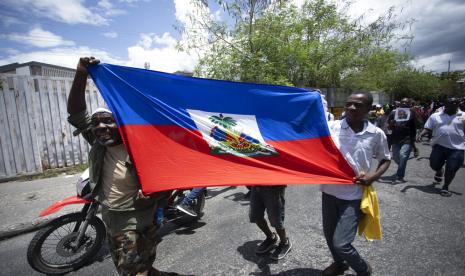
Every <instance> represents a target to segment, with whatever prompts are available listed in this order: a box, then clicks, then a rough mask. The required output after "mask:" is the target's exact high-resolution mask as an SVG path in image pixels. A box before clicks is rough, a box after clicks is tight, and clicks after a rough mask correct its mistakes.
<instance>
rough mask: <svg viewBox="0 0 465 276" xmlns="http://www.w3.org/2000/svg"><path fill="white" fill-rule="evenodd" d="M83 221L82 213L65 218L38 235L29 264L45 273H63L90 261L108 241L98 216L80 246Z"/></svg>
mask: <svg viewBox="0 0 465 276" xmlns="http://www.w3.org/2000/svg"><path fill="white" fill-rule="evenodd" d="M84 220H85V215H84V214H82V213H72V214H68V215H64V216H62V217H59V218H56V219H54V220H53V221H51V222H50V223H49V224H48V226H46V227H45V228H43V229H41V230H40V231H39V232H37V233H36V234H35V236H34V238H33V239H32V241H31V243H30V244H29V247H28V250H27V260H28V262H29V265H30V266H31V267H32V268H34V269H35V270H37V271H39V272H42V273H45V274H63V273H67V272H70V271H74V270H77V269H79V268H81V267H82V266H84V265H85V264H87V263H88V262H89V261H91V260H92V259H93V258H94V257H95V255H96V254H97V253H98V251H99V250H100V248H101V247H102V245H103V243H104V241H105V235H106V230H105V224H104V223H103V222H102V221H101V220H100V219H99V218H98V217H95V216H94V217H92V219H90V221H89V225H88V226H87V229H86V232H85V234H84V236H83V238H82V241H81V243H80V244H79V245H77V244H76V238H77V236H78V230H79V226H80V225H81V223H83V222H84Z"/></svg>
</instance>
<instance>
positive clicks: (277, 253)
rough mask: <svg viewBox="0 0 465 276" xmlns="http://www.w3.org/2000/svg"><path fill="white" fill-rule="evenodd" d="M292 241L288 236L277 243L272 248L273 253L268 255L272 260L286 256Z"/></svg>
mask: <svg viewBox="0 0 465 276" xmlns="http://www.w3.org/2000/svg"><path fill="white" fill-rule="evenodd" d="M291 247H292V243H291V241H290V240H289V238H287V239H286V242H285V243H282V242H281V243H279V244H278V246H277V247H276V248H275V249H274V251H273V253H271V255H270V259H272V260H276V261H277V260H281V259H282V258H284V257H286V255H287V253H289V251H291Z"/></svg>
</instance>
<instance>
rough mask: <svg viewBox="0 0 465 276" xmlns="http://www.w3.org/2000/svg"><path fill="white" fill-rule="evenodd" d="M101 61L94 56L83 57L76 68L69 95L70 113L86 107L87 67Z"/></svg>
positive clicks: (75, 112)
mask: <svg viewBox="0 0 465 276" xmlns="http://www.w3.org/2000/svg"><path fill="white" fill-rule="evenodd" d="M99 62H100V61H99V60H98V59H95V58H94V57H82V58H80V59H79V63H78V65H77V68H76V75H74V81H73V85H72V86H71V91H70V92H69V96H68V113H69V114H70V115H73V114H77V113H79V112H82V111H84V110H85V109H86V97H85V91H86V84H87V77H88V75H89V74H88V72H87V67H88V66H89V65H94V64H98V63H99Z"/></svg>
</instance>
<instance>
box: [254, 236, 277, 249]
mask: <svg viewBox="0 0 465 276" xmlns="http://www.w3.org/2000/svg"><path fill="white" fill-rule="evenodd" d="M278 242H279V237H278V235H276V233H273V236H272V237H271V238H266V239H265V240H264V241H262V242H261V243H260V244H259V245H258V247H257V249H255V253H257V254H263V253H266V252H268V251H270V250H271V249H273V248H275V247H276V244H277V243H278Z"/></svg>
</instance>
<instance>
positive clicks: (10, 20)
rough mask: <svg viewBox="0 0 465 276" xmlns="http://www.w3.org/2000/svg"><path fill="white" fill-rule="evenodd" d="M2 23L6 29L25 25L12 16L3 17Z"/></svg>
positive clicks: (0, 20)
mask: <svg viewBox="0 0 465 276" xmlns="http://www.w3.org/2000/svg"><path fill="white" fill-rule="evenodd" d="M0 22H2V25H3V26H5V27H9V26H11V25H20V24H23V22H21V21H19V19H17V18H15V17H12V16H7V15H2V16H1V17H0Z"/></svg>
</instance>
